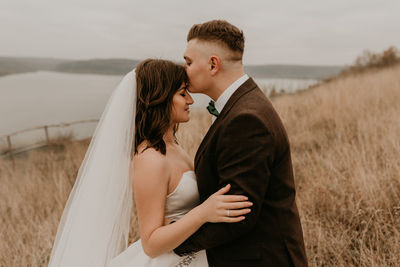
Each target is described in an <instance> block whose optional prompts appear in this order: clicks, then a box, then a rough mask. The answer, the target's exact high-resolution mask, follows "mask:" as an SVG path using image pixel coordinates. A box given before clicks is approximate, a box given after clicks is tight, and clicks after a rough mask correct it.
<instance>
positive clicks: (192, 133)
mask: <svg viewBox="0 0 400 267" xmlns="http://www.w3.org/2000/svg"><path fill="white" fill-rule="evenodd" d="M399 77H400V66H399V65H397V66H394V67H390V68H385V69H382V70H370V71H365V72H363V73H356V74H349V75H346V76H343V77H339V78H338V79H334V80H332V81H331V82H329V83H324V84H321V85H319V86H317V87H315V88H313V89H311V90H308V91H305V92H301V93H297V94H293V95H287V96H285V95H284V96H279V97H276V98H273V104H274V106H275V107H276V109H277V111H278V113H279V114H280V116H281V117H282V120H283V122H284V124H285V126H286V128H287V131H288V135H289V138H290V142H291V147H292V156H293V164H294V168H295V178H296V187H297V203H298V206H299V209H300V215H301V221H302V224H303V230H304V238H305V242H306V249H307V254H308V259H309V263H310V266H397V265H398V262H399V260H398V255H400V205H399V202H400V139H399V136H400V117H399V116H398V114H399V113H400V105H399V103H400V78H399ZM209 125H210V115H209V114H207V113H196V114H192V119H191V121H190V122H189V123H187V124H182V125H180V130H179V134H178V139H179V141H180V143H181V144H182V146H183V147H184V148H185V149H186V150H187V151H188V152H189V154H190V155H191V156H192V157H193V156H194V154H195V151H196V149H197V147H198V145H199V143H200V141H201V139H202V137H203V136H204V135H205V133H206V131H207V129H208V127H209ZM87 146H88V140H86V141H80V142H78V141H70V140H59V141H58V142H56V143H55V144H54V145H53V146H52V147H51V148H50V149H47V150H42V151H39V150H38V151H32V152H31V153H30V154H29V155H25V157H21V158H20V159H17V160H16V169H15V170H13V169H12V165H11V163H10V162H9V161H8V160H0V214H1V215H0V216H1V217H0V218H1V222H2V223H1V224H0V240H1V241H2V242H0V255H1V258H0V266H46V263H47V261H48V256H49V253H50V250H51V247H52V243H53V240H54V237H55V233H56V229H57V225H58V221H59V218H60V216H61V213H62V210H63V207H64V204H65V201H66V199H67V197H68V194H69V192H70V190H71V188H72V185H73V183H74V180H75V177H76V174H77V171H78V168H79V166H80V163H81V161H82V159H83V157H84V154H85V151H86V149H87ZM134 226H135V215H134V213H132V229H133V230H132V232H131V234H130V241H133V240H135V238H137V232H136V231H135V230H134V229H137V228H135V227H134Z"/></svg>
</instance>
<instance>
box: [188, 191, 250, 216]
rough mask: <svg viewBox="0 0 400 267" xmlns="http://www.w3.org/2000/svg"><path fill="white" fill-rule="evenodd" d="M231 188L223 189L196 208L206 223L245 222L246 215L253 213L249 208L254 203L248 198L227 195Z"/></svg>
mask: <svg viewBox="0 0 400 267" xmlns="http://www.w3.org/2000/svg"><path fill="white" fill-rule="evenodd" d="M230 188H231V185H230V184H228V185H226V186H224V187H222V188H221V189H220V190H218V191H217V192H215V193H214V194H212V195H211V196H210V197H209V198H208V199H207V200H206V201H204V202H203V203H202V204H201V205H199V206H197V207H196V208H195V210H196V212H197V213H198V216H199V218H200V219H201V220H202V221H203V222H204V223H206V222H211V223H223V222H225V223H236V222H240V221H242V220H244V219H245V216H244V215H245V214H247V213H249V212H251V209H250V208H249V207H251V206H252V205H253V203H251V202H250V201H248V198H247V197H246V196H242V195H225V194H226V193H228V191H229V190H230Z"/></svg>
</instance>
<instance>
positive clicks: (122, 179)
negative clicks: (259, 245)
mask: <svg viewBox="0 0 400 267" xmlns="http://www.w3.org/2000/svg"><path fill="white" fill-rule="evenodd" d="M187 82H188V79H187V76H186V73H185V70H184V67H183V66H180V65H177V64H175V63H173V62H170V61H166V60H156V59H148V60H145V61H143V62H141V63H140V64H139V65H138V66H137V68H136V70H133V71H131V72H130V73H128V74H127V75H126V76H125V77H124V78H123V79H122V81H121V82H120V84H119V85H118V87H117V88H116V89H115V90H114V92H113V93H112V95H111V97H110V100H109V101H108V103H107V105H106V108H105V110H104V112H103V114H102V116H101V118H100V121H99V123H98V125H97V128H96V130H95V132H94V134H93V137H92V140H91V142H90V145H89V148H88V151H87V152H86V154H85V158H84V160H83V162H82V164H81V167H80V168H79V171H78V175H77V179H76V182H75V184H74V187H73V188H72V191H71V193H70V196H69V198H68V201H67V203H66V205H65V208H64V212H63V214H62V217H61V219H60V223H59V226H58V230H57V235H56V238H55V241H54V246H53V250H52V252H51V256H50V262H49V266H54V267H55V266H57V267H64V266H65V267H66V266H68V267H69V266H77V267H89V266H96V267H98V266H108V267H123V266H208V263H207V257H206V253H205V250H201V251H199V252H197V253H193V254H189V255H186V256H183V257H180V256H178V255H176V254H174V253H173V251H172V250H173V249H174V248H176V247H177V246H179V245H180V244H181V243H182V242H184V241H185V240H186V239H187V238H188V237H190V236H191V235H192V234H193V233H194V232H196V230H198V229H199V228H200V227H201V226H202V225H203V224H204V223H207V222H209V223H221V222H222V223H236V222H240V221H242V220H243V219H244V218H245V217H244V215H245V214H247V213H249V212H250V209H249V207H250V206H251V205H252V203H251V202H249V201H247V197H245V196H240V195H226V193H227V192H228V191H229V189H230V185H225V186H224V187H222V188H221V189H220V190H219V191H218V192H216V193H214V194H213V195H211V196H210V197H209V198H208V199H207V200H206V201H204V202H203V203H201V204H200V201H199V195H198V191H197V183H196V177H195V174H194V171H193V163H192V161H191V160H190V158H189V157H188V155H187V154H186V153H185V151H184V150H183V149H182V148H181V147H180V146H179V143H178V141H177V140H176V138H175V132H176V130H177V125H178V123H182V122H187V121H188V120H189V112H190V111H189V106H190V105H191V104H193V99H192V98H191V96H190V95H189V94H188V92H187V90H186V85H187ZM132 189H133V190H132ZM132 193H133V196H134V200H135V204H136V209H137V216H138V222H139V233H140V237H141V238H140V239H139V240H137V241H136V242H134V243H132V244H131V245H130V246H129V247H128V234H129V218H130V211H131V207H132V200H133V196H132Z"/></svg>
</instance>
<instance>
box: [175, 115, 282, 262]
mask: <svg viewBox="0 0 400 267" xmlns="http://www.w3.org/2000/svg"><path fill="white" fill-rule="evenodd" d="M274 150H275V142H274V138H273V136H272V134H271V133H270V132H269V131H268V129H267V127H266V126H265V123H263V122H262V121H261V120H260V119H259V118H258V117H257V116H255V115H252V114H243V115H239V116H237V117H236V118H234V119H233V120H232V121H231V122H230V123H229V124H228V125H227V126H226V127H225V129H224V130H223V134H222V138H221V140H219V141H218V144H217V148H216V154H217V155H216V158H217V168H218V175H219V178H220V186H221V187H222V186H223V185H226V184H228V183H230V184H231V190H230V191H229V192H228V193H227V194H235V195H245V196H247V197H248V198H249V200H250V201H252V202H253V206H252V207H251V212H250V213H249V214H246V219H245V220H243V221H241V222H238V223H206V224H204V225H203V226H202V227H201V228H200V229H199V230H198V231H197V232H195V233H194V234H193V235H192V236H191V237H189V238H188V239H187V240H186V241H185V242H183V243H182V244H181V245H180V246H178V247H177V248H175V249H174V252H175V253H176V254H178V255H181V256H182V255H185V254H186V253H190V252H196V251H199V250H202V249H209V248H213V247H216V246H220V245H223V244H225V243H227V242H231V241H233V240H235V239H237V238H239V237H241V236H243V235H245V234H246V233H247V232H248V231H250V230H251V229H252V228H253V227H254V226H255V224H256V222H257V219H258V216H259V214H260V210H261V205H262V202H263V199H264V195H265V193H266V190H267V186H268V182H269V179H270V166H271V164H272V161H273V155H274Z"/></svg>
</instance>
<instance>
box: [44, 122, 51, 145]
mask: <svg viewBox="0 0 400 267" xmlns="http://www.w3.org/2000/svg"><path fill="white" fill-rule="evenodd" d="M48 128H49V127H48V126H47V125H45V126H44V132H45V134H46V143H47V145H49V144H50V140H49V130H48Z"/></svg>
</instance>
